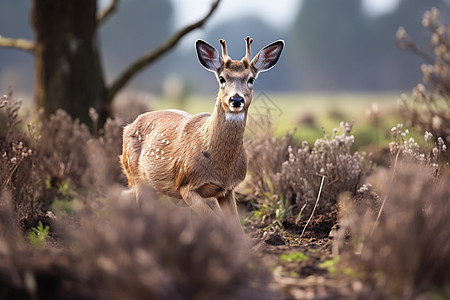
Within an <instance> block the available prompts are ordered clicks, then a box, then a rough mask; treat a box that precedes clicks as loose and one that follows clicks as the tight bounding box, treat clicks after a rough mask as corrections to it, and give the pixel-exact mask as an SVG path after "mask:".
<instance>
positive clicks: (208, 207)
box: [180, 186, 224, 218]
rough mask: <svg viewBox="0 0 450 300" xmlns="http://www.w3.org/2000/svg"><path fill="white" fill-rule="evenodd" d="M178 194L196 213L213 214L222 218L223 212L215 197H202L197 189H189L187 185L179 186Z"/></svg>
mask: <svg viewBox="0 0 450 300" xmlns="http://www.w3.org/2000/svg"><path fill="white" fill-rule="evenodd" d="M180 195H181V197H182V198H183V200H184V201H185V202H186V203H187V205H189V206H190V207H191V208H192V209H193V210H194V211H195V212H196V213H197V214H198V215H200V216H210V215H213V214H215V215H217V216H219V217H221V218H224V214H223V212H222V210H221V209H220V206H219V202H218V201H217V199H216V198H213V197H210V198H203V197H202V196H200V194H199V193H198V192H197V191H195V190H191V189H190V188H189V186H184V187H182V188H180Z"/></svg>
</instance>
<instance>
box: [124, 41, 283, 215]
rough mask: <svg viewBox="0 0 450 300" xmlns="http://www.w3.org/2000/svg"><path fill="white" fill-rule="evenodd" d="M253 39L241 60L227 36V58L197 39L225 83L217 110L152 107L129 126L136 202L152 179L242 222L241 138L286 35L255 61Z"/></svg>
mask: <svg viewBox="0 0 450 300" xmlns="http://www.w3.org/2000/svg"><path fill="white" fill-rule="evenodd" d="M252 41H253V40H252V39H251V38H250V37H246V38H245V42H246V46H247V47H246V48H247V50H246V55H245V57H244V58H242V59H241V60H240V61H237V60H232V59H231V58H230V57H229V56H228V54H227V46H226V44H225V41H224V40H220V41H219V42H220V44H221V46H222V57H220V55H219V53H218V52H217V50H216V49H215V48H214V47H213V46H211V45H210V44H208V43H206V42H204V41H202V40H197V41H196V43H195V47H196V50H197V56H198V60H199V61H200V63H201V64H202V65H203V67H205V68H206V69H207V70H209V71H211V72H214V74H215V75H216V78H217V81H218V82H219V94H218V96H217V101H216V106H215V108H214V110H213V112H212V114H207V113H201V114H197V115H194V116H192V115H190V114H189V113H186V112H184V111H179V110H163V111H153V112H148V113H144V114H142V115H140V116H138V117H137V119H136V120H135V121H134V122H133V123H132V124H130V125H128V126H126V127H125V129H124V132H123V152H122V156H121V162H122V167H123V170H124V172H125V174H126V176H127V178H128V184H129V186H130V187H131V188H134V190H135V193H136V201H138V203H139V197H140V193H142V192H143V187H144V186H145V185H150V186H151V187H153V188H154V189H155V190H156V191H157V192H160V193H163V194H166V195H169V196H170V197H172V198H178V199H179V198H182V199H183V200H184V202H186V203H187V204H188V205H189V206H190V207H191V208H192V209H193V210H194V211H196V212H197V213H198V214H199V215H207V214H212V213H215V214H217V215H219V216H221V217H223V218H224V219H225V221H227V222H230V223H231V224H239V217H238V213H237V208H236V202H235V196H234V188H235V187H236V186H237V185H238V184H239V183H240V182H242V181H243V180H244V178H245V175H246V171H247V155H246V152H245V149H244V143H243V137H244V130H245V123H246V119H247V112H248V108H249V105H250V102H251V101H252V94H253V83H254V81H255V79H256V78H257V76H258V74H259V73H260V72H263V71H267V70H269V69H270V68H272V67H273V66H274V65H275V64H276V62H277V61H278V59H279V57H280V55H281V52H282V50H283V47H284V41H282V40H279V41H276V42H274V43H272V44H270V45H268V46H266V47H264V48H263V49H262V50H261V51H260V52H259V53H258V54H257V55H256V56H255V57H254V58H253V59H251V50H250V45H251V43H252ZM236 222H237V223H236Z"/></svg>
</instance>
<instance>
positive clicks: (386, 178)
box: [338, 158, 450, 299]
mask: <svg viewBox="0 0 450 300" xmlns="http://www.w3.org/2000/svg"><path fill="white" fill-rule="evenodd" d="M434 172H435V170H434V169H433V168H432V166H430V165H429V164H428V165H423V164H421V163H420V162H417V161H408V160H404V159H403V158H400V159H399V161H398V163H397V166H396V168H395V169H394V168H391V169H389V170H387V169H384V168H379V169H378V170H377V172H376V173H375V174H374V175H373V176H371V177H370V178H369V179H368V182H370V183H371V185H372V187H373V188H371V189H372V193H373V192H376V193H377V194H379V195H380V197H382V198H384V199H385V204H384V209H383V210H382V211H381V214H379V212H380V211H379V210H378V209H373V207H371V205H370V204H371V202H373V198H371V197H367V198H364V195H359V196H358V197H343V198H342V201H341V210H340V221H339V224H340V226H341V229H340V231H341V233H342V232H350V239H349V240H348V241H347V242H343V241H344V240H343V239H339V240H338V242H341V243H342V244H341V249H340V251H341V255H342V258H343V260H342V261H343V265H341V266H346V267H350V268H351V269H353V270H354V271H355V273H356V274H359V279H361V280H363V282H365V284H366V288H365V289H362V290H361V292H362V293H364V295H362V296H361V297H362V298H364V297H369V295H370V299H430V298H436V299H447V298H448V297H449V296H450V294H449V291H448V284H449V282H450V272H449V269H448V265H449V264H450V252H449V249H450V219H449V217H448V216H449V214H450V202H449V199H450V187H449V185H448V182H449V180H450V177H449V176H448V175H449V174H448V173H445V174H443V175H442V176H441V177H436V176H435V175H434ZM366 195H368V193H367V192H366ZM356 200H358V201H356ZM344 236H345V235H341V237H342V238H343V237H344Z"/></svg>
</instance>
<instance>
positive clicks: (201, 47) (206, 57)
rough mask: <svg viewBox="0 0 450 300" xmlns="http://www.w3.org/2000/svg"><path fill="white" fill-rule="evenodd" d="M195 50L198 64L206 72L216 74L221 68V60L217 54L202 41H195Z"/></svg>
mask: <svg viewBox="0 0 450 300" xmlns="http://www.w3.org/2000/svg"><path fill="white" fill-rule="evenodd" d="M195 50H196V51H197V57H198V60H199V62H200V63H201V64H202V66H203V67H205V68H206V69H207V70H209V71H211V72H215V73H217V72H218V71H219V69H220V68H222V66H223V59H222V58H221V57H220V55H219V52H217V50H216V49H215V48H214V47H213V46H211V45H210V44H208V43H207V42H205V41H202V40H196V41H195Z"/></svg>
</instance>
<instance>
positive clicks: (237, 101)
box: [230, 94, 245, 108]
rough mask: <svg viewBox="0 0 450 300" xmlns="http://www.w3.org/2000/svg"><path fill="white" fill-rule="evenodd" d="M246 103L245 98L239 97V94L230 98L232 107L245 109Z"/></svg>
mask: <svg viewBox="0 0 450 300" xmlns="http://www.w3.org/2000/svg"><path fill="white" fill-rule="evenodd" d="M244 104H245V101H244V98H242V97H241V96H239V95H238V94H236V95H234V96H232V97H231V98H230V106H231V107H234V108H240V107H244Z"/></svg>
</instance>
